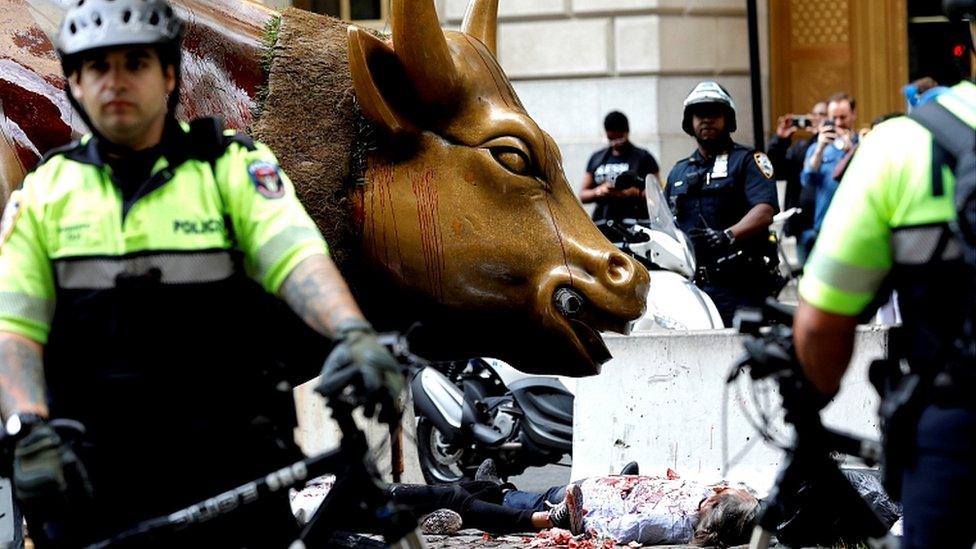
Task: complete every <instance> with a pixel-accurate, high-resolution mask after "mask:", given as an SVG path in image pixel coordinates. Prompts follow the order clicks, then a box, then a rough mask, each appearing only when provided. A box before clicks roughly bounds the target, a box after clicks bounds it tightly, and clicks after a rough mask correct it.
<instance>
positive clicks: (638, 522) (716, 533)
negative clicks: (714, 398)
mask: <svg viewBox="0 0 976 549" xmlns="http://www.w3.org/2000/svg"><path fill="white" fill-rule="evenodd" d="M576 486H577V487H578V489H579V492H580V495H581V499H582V506H583V508H584V509H585V510H586V511H585V516H584V518H583V530H585V531H586V532H589V533H590V534H591V535H593V536H595V537H600V538H611V539H614V540H616V541H617V543H621V544H626V543H630V542H637V543H640V544H642V545H649V544H650V545H664V544H686V543H693V544H695V545H709V546H711V545H723V544H724V545H739V544H744V543H748V542H749V536H750V535H751V533H752V529H753V527H754V526H755V524H756V518H757V515H758V510H759V500H758V499H757V498H756V496H755V495H754V492H753V491H752V489H750V488H749V487H747V486H745V485H743V484H732V485H730V484H728V483H724V482H723V483H718V484H709V483H704V482H699V481H695V480H685V479H681V478H679V477H678V475H677V474H675V473H674V472H673V471H671V470H670V469H669V470H668V474H667V475H666V476H663V477H659V476H641V475H636V474H635V475H608V476H601V477H591V478H587V479H583V480H581V481H579V482H578V483H576ZM561 493H568V491H567V490H566V489H560V488H559V487H552V488H550V489H549V490H546V492H545V493H542V494H536V493H532V492H521V491H519V490H509V491H506V492H505V495H504V498H503V504H504V505H506V506H511V507H514V508H518V509H525V510H536V509H540V508H544V507H545V506H546V505H552V504H554V503H559V502H561V501H562V497H561Z"/></svg>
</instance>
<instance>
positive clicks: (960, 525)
mask: <svg viewBox="0 0 976 549" xmlns="http://www.w3.org/2000/svg"><path fill="white" fill-rule="evenodd" d="M916 442H917V448H918V453H917V459H916V460H915V461H914V463H913V464H912V466H910V467H909V468H908V469H906V471H905V473H904V475H903V487H902V505H903V508H904V513H905V530H904V536H905V537H904V540H903V542H902V547H903V548H905V549H922V548H925V549H929V548H933V549H934V548H939V549H956V548H965V549H970V548H972V547H973V544H974V543H976V528H974V527H973V523H972V519H973V510H974V509H976V409H974V408H972V407H970V408H959V407H956V408H943V407H940V406H936V405H931V406H929V407H927V408H926V409H925V411H924V412H922V416H921V418H920V419H919V423H918V434H917V437H916Z"/></svg>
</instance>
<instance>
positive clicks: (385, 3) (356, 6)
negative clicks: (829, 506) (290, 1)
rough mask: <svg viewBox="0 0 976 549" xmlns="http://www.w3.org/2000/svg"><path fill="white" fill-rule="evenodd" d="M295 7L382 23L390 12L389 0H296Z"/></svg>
mask: <svg viewBox="0 0 976 549" xmlns="http://www.w3.org/2000/svg"><path fill="white" fill-rule="evenodd" d="M294 5H295V7H297V8H302V9H306V10H309V11H314V12H316V13H324V14H326V15H331V16H333V17H338V18H339V19H345V20H346V21H357V22H358V21H367V22H375V23H382V22H385V21H386V18H387V16H388V14H389V12H390V2H389V0H295V4H294Z"/></svg>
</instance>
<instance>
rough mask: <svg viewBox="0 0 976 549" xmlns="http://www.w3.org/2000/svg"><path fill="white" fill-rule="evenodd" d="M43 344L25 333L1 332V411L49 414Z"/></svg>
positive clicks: (4, 415)
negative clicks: (27, 336)
mask: <svg viewBox="0 0 976 549" xmlns="http://www.w3.org/2000/svg"><path fill="white" fill-rule="evenodd" d="M41 354H42V350H41V346H40V345H39V344H38V343H37V342H35V341H31V340H30V339H27V338H25V337H22V336H19V335H15V334H11V333H0V411H2V412H3V417H7V416H9V415H10V414H12V413H14V412H32V413H35V414H40V415H43V416H46V415H47V414H48V410H47V402H46V400H45V398H44V393H45V384H44V362H43V361H42V359H41Z"/></svg>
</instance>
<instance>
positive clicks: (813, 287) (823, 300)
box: [800, 275, 874, 316]
mask: <svg viewBox="0 0 976 549" xmlns="http://www.w3.org/2000/svg"><path fill="white" fill-rule="evenodd" d="M800 297H802V298H803V300H804V301H806V302H807V303H809V304H811V305H813V306H814V307H816V308H818V309H820V310H822V311H827V312H828V313H834V314H838V315H846V316H855V315H857V314H860V313H861V311H863V310H864V308H865V307H867V306H868V304H869V303H871V299H872V298H873V297H874V293H873V292H858V293H855V292H847V291H844V290H840V289H837V288H834V287H833V286H830V285H827V284H825V283H824V282H822V281H821V280H820V279H819V278H817V277H816V276H813V275H805V276H804V277H803V278H801V279H800Z"/></svg>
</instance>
